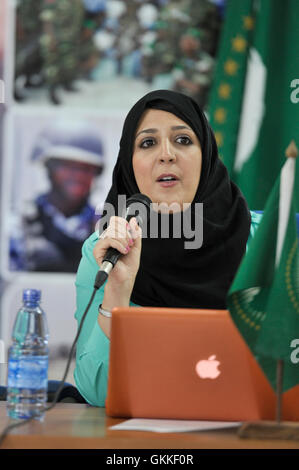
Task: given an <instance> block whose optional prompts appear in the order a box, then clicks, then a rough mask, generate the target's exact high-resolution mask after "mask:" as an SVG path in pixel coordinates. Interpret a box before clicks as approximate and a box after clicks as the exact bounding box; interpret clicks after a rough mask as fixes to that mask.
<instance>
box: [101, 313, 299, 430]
mask: <svg viewBox="0 0 299 470" xmlns="http://www.w3.org/2000/svg"><path fill="white" fill-rule="evenodd" d="M290 392H291V393H290V399H289V400H288V403H284V410H283V411H284V415H283V417H284V419H288V420H290V419H296V420H299V409H298V405H297V406H296V404H297V403H298V401H299V387H295V388H294V389H292V390H291V391H290ZM287 393H289V392H287ZM285 395H287V394H285ZM285 405H287V406H285ZM295 408H296V410H294V409H295ZM106 411H107V414H108V415H109V416H115V417H134V418H160V419H163V418H164V419H201V420H225V421H247V420H258V419H274V417H275V394H274V392H273V390H272V388H271V387H270V385H269V383H268V381H267V380H266V378H265V376H264V374H263V372H262V371H261V369H260V367H259V365H258V364H257V362H256V361H255V359H254V358H253V356H252V354H251V352H250V350H249V348H248V347H247V345H246V343H245V342H244V340H243V338H242V337H241V335H240V333H239V332H238V330H237V328H236V327H235V325H234V323H233V321H232V320H231V317H230V315H229V312H228V311H226V310H210V309H209V310H204V309H198V310H197V309H182V308H177V309H174V308H156V307H155V308H150V307H117V308H115V309H113V313H112V325H111V341H110V363H109V376H108V393H107V400H106Z"/></svg>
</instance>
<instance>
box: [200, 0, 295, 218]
mask: <svg viewBox="0 0 299 470" xmlns="http://www.w3.org/2000/svg"><path fill="white" fill-rule="evenodd" d="M298 18H299V1H298V0H284V1H281V0H242V1H240V0H227V4H226V13H225V20H224V25H223V29H222V34H221V38H220V45H219V50H218V60H217V67H216V70H215V76H214V77H215V78H214V82H213V86H212V89H211V93H210V100H209V106H208V115H209V120H210V123H211V126H212V128H213V129H214V131H215V135H216V140H217V143H218V148H219V155H220V158H221V159H222V161H223V162H224V164H225V165H226V167H227V168H228V171H229V174H230V176H231V178H232V179H233V181H235V183H236V184H237V185H238V186H239V187H240V189H241V190H242V192H243V194H244V196H245V198H246V200H247V202H248V204H249V207H250V208H251V209H254V210H263V209H264V206H265V203H266V200H267V198H268V196H269V194H270V191H271V189H272V187H273V185H274V183H275V180H276V178H277V176H278V174H279V172H280V170H281V167H282V166H283V164H284V161H283V159H284V157H283V155H284V150H285V148H286V147H287V146H288V144H289V142H290V141H291V140H292V139H296V137H297V136H298V122H299V21H298ZM296 171H297V176H298V175H299V165H298V168H297V170H296ZM295 198H296V201H297V204H299V187H297V188H295Z"/></svg>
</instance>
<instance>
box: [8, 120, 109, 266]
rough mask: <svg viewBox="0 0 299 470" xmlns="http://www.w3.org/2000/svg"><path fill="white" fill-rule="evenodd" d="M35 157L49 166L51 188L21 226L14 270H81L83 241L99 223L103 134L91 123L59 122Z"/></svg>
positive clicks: (14, 243)
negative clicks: (96, 201) (96, 186)
mask: <svg viewBox="0 0 299 470" xmlns="http://www.w3.org/2000/svg"><path fill="white" fill-rule="evenodd" d="M32 161H33V162H37V163H39V164H42V165H44V166H45V168H46V171H47V174H48V179H49V185H50V188H49V191H48V192H45V193H44V194H41V195H39V196H38V197H37V198H36V199H35V200H34V201H32V202H31V203H29V204H27V205H26V206H25V213H23V214H22V220H20V221H19V224H18V226H16V224H15V227H14V230H13V233H12V235H11V239H10V269H11V270H22V271H46V272H53V271H55V272H75V271H76V269H77V268H78V263H79V261H80V258H81V248H82V242H83V240H85V239H86V237H88V236H89V235H90V234H91V233H92V232H93V231H94V230H95V224H96V222H97V220H96V214H95V209H94V207H92V206H91V204H90V202H89V199H90V194H91V190H92V185H93V183H94V181H95V178H97V177H98V176H99V175H100V174H101V173H102V171H103V168H104V153H103V145H102V141H101V139H100V138H99V132H98V130H97V129H93V128H92V126H91V124H90V123H82V124H81V123H79V122H78V123H75V124H73V123H69V122H66V123H61V122H58V123H57V125H55V126H53V127H50V128H46V129H45V130H44V131H43V132H42V133H41V134H40V135H39V136H38V139H37V143H36V146H35V148H34V149H33V153H32ZM98 217H99V216H98Z"/></svg>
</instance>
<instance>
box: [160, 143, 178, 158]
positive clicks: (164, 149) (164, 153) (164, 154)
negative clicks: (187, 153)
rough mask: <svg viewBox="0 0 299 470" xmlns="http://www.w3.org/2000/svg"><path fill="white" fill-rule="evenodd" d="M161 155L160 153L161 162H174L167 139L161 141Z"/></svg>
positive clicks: (172, 151)
mask: <svg viewBox="0 0 299 470" xmlns="http://www.w3.org/2000/svg"><path fill="white" fill-rule="evenodd" d="M160 150H161V153H160V161H161V162H165V161H167V162H169V161H174V160H175V159H176V156H175V151H174V148H173V147H172V145H171V142H170V141H169V140H168V139H165V140H162V143H161V149H160Z"/></svg>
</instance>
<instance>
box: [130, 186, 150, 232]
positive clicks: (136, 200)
mask: <svg viewBox="0 0 299 470" xmlns="http://www.w3.org/2000/svg"><path fill="white" fill-rule="evenodd" d="M151 203H152V201H151V200H150V198H149V197H147V196H145V194H140V193H137V194H134V195H133V196H131V197H129V199H128V200H127V204H126V205H127V211H126V219H127V220H128V221H129V220H130V219H131V218H132V217H136V219H137V222H138V224H139V225H143V224H144V223H146V221H147V219H148V217H149V211H150V208H151Z"/></svg>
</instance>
